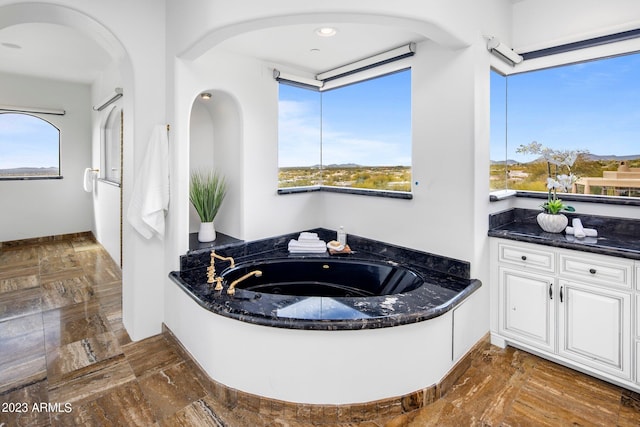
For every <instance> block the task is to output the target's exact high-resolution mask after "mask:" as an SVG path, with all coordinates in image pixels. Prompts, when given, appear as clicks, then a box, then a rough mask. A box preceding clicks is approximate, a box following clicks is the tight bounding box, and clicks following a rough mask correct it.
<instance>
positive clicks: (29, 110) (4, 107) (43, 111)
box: [0, 105, 66, 116]
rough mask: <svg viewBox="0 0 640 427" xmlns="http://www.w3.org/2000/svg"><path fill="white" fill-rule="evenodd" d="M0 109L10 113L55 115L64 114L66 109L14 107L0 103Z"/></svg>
mask: <svg viewBox="0 0 640 427" xmlns="http://www.w3.org/2000/svg"><path fill="white" fill-rule="evenodd" d="M0 111H8V112H12V113H35V114H52V115H55V116H64V115H65V114H66V111H64V110H62V109H57V108H39V107H15V106H11V105H0Z"/></svg>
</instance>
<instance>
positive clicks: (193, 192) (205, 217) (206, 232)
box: [189, 171, 227, 242]
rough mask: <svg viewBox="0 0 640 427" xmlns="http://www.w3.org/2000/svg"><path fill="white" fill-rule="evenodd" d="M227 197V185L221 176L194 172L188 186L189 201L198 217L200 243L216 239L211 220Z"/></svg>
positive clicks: (213, 173) (212, 173)
mask: <svg viewBox="0 0 640 427" xmlns="http://www.w3.org/2000/svg"><path fill="white" fill-rule="evenodd" d="M226 195H227V183H226V181H225V179H224V177H223V176H220V175H219V174H218V173H216V172H213V171H208V172H204V171H194V172H192V173H191V182H190V184H189V200H190V201H191V204H192V205H193V207H194V208H195V210H196V212H197V213H198V216H199V217H200V230H199V231H198V240H199V241H200V242H212V241H214V240H215V239H216V230H215V227H214V226H213V220H214V219H215V217H216V215H217V214H218V210H220V206H221V205H222V201H223V200H224V197H225V196H226Z"/></svg>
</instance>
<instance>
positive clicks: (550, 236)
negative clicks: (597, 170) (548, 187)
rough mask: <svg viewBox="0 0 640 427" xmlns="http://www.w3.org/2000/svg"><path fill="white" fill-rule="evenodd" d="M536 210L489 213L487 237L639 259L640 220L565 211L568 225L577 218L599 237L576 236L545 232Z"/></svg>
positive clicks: (514, 209) (517, 209)
mask: <svg viewBox="0 0 640 427" xmlns="http://www.w3.org/2000/svg"><path fill="white" fill-rule="evenodd" d="M538 213H540V211H539V210H535V209H521V208H513V209H509V210H506V211H503V212H498V213H495V214H491V215H489V236H491V237H500V238H503V239H510V240H517V241H521V242H529V243H538V244H542V245H547V246H554V247H559V248H566V249H574V250H578V251H583V252H591V253H596V254H601V255H611V256H617V257H622V258H629V259H635V260H640V220H637V219H628V218H617V217H608V216H601V215H587V214H581V213H579V212H578V213H565V215H566V216H567V217H568V218H569V224H571V220H572V219H573V218H580V220H581V221H582V224H583V225H584V227H585V228H594V229H596V230H597V231H598V237H585V238H583V239H579V238H576V237H574V236H572V235H566V234H565V233H564V232H562V233H546V232H544V231H543V230H542V229H541V228H540V226H539V225H538V223H537V222H536V216H537V215H538Z"/></svg>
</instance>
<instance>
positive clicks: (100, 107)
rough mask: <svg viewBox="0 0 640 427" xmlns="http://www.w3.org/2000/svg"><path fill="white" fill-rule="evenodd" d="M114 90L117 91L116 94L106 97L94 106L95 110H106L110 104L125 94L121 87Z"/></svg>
mask: <svg viewBox="0 0 640 427" xmlns="http://www.w3.org/2000/svg"><path fill="white" fill-rule="evenodd" d="M114 92H115V94H114V95H111V96H110V97H109V98H107V99H105V100H104V101H102V102H101V103H99V104H98V105H97V106H95V105H94V106H93V109H94V111H102V110H104V109H105V108H107V107H108V106H109V105H111V104H113V103H114V102H116V101H117V100H118V99H120V98H121V97H122V95H123V93H122V88H121V87H117V88H115V89H114Z"/></svg>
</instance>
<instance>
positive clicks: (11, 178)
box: [0, 110, 64, 181]
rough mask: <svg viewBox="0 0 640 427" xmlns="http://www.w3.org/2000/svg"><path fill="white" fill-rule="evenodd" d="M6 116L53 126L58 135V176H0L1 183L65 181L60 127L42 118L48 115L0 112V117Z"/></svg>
mask: <svg viewBox="0 0 640 427" xmlns="http://www.w3.org/2000/svg"><path fill="white" fill-rule="evenodd" d="M4 114H11V115H17V116H28V117H33V118H36V119H38V120H41V121H43V122H45V123H47V124H48V125H49V126H51V127H52V128H54V129H55V130H56V131H57V133H58V144H57V157H58V174H57V175H11V176H2V175H0V181H37V180H51V179H63V178H64V177H63V176H62V156H61V151H62V131H61V130H60V128H59V127H58V126H56V125H55V124H53V123H52V122H51V121H49V120H47V119H45V118H43V117H41V115H43V114H47V113H38V112H26V111H10V110H7V111H0V115H4Z"/></svg>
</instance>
